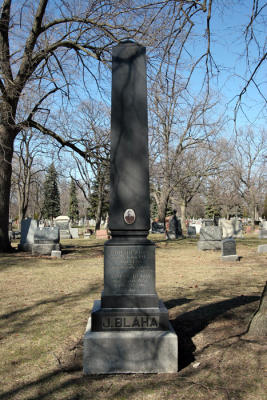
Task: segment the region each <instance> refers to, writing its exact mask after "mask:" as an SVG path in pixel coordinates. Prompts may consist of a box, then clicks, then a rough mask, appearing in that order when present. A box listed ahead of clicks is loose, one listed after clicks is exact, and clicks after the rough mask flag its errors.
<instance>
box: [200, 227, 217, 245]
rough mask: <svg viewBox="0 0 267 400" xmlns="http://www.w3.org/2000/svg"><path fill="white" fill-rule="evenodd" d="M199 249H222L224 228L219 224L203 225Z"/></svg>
mask: <svg viewBox="0 0 267 400" xmlns="http://www.w3.org/2000/svg"><path fill="white" fill-rule="evenodd" d="M197 246H198V249H199V250H221V248H222V230H221V227H219V226H206V227H202V228H201V229H200V232H199V241H198V242H197Z"/></svg>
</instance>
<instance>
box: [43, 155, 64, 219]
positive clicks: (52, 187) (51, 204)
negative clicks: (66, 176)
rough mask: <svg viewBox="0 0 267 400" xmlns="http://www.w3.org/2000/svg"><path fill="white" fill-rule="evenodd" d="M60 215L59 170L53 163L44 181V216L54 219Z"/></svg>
mask: <svg viewBox="0 0 267 400" xmlns="http://www.w3.org/2000/svg"><path fill="white" fill-rule="evenodd" d="M58 215H60V196H59V190H58V184H57V171H56V168H55V166H54V164H53V163H52V164H51V165H50V167H49V169H48V173H47V176H46V180H45V183H44V202H43V207H42V217H43V218H45V219H53V218H55V217H57V216H58Z"/></svg>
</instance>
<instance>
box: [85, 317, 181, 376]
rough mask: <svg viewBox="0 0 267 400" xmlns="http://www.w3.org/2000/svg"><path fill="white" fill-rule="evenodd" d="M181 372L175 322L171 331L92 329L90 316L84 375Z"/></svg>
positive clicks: (86, 334)
mask: <svg viewBox="0 0 267 400" xmlns="http://www.w3.org/2000/svg"><path fill="white" fill-rule="evenodd" d="M177 371H178V337H177V335H176V333H175V332H174V330H173V328H172V326H171V324H169V330H168V331H145V330H143V331H125V332H122V331H120V332H114V331H109V332H92V330H91V318H89V320H88V324H87V327H86V331H85V335H84V347H83V372H84V374H86V375H95V374H96V375H97V374H127V373H141V374H145V373H147V374H151V373H173V372H177Z"/></svg>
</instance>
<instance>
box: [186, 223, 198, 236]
mask: <svg viewBox="0 0 267 400" xmlns="http://www.w3.org/2000/svg"><path fill="white" fill-rule="evenodd" d="M187 235H188V236H189V237H193V238H194V237H196V236H197V230H196V227H195V226H192V225H189V226H188V228H187Z"/></svg>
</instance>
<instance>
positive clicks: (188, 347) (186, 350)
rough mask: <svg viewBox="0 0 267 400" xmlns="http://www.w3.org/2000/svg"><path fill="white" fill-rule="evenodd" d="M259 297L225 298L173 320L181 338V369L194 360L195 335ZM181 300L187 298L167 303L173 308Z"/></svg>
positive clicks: (179, 338)
mask: <svg viewBox="0 0 267 400" xmlns="http://www.w3.org/2000/svg"><path fill="white" fill-rule="evenodd" d="M259 299H260V297H259V296H237V297H234V298H232V299H229V300H223V301H219V302H216V303H211V304H207V305H204V306H201V307H198V308H196V309H195V310H192V311H188V312H185V313H183V314H181V315H179V316H178V317H177V318H176V319H175V320H172V321H171V323H172V326H173V328H174V330H175V332H176V334H177V335H178V340H179V360H178V365H179V370H181V369H183V368H185V367H187V366H188V365H189V364H190V363H191V362H192V361H194V354H193V353H194V351H195V349H196V348H195V345H194V343H193V341H192V337H193V336H195V335H196V334H197V333H199V332H201V331H202V330H203V329H204V328H205V327H206V326H207V325H209V324H210V323H211V322H212V321H213V320H215V319H216V318H217V317H218V316H220V315H222V314H225V313H226V312H227V311H230V310H232V309H233V308H236V307H240V306H243V305H246V304H249V303H253V302H255V301H258V300H259ZM180 300H181V301H182V304H183V303H184V300H187V299H172V300H169V301H168V302H166V304H167V306H168V308H172V307H175V306H176V305H179V304H181V301H180ZM189 301H190V300H189ZM189 301H188V302H189ZM177 303H178V304H177ZM228 318H231V316H228Z"/></svg>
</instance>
